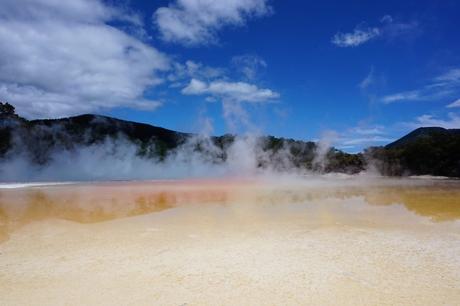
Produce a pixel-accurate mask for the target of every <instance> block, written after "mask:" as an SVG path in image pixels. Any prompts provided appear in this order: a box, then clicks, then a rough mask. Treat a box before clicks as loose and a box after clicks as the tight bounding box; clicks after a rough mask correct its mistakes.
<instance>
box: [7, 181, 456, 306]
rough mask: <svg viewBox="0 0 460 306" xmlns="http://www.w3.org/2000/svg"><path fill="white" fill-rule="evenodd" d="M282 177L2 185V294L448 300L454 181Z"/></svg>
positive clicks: (32, 301) (136, 300) (29, 299)
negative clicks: (325, 181) (273, 180)
mask: <svg viewBox="0 0 460 306" xmlns="http://www.w3.org/2000/svg"><path fill="white" fill-rule="evenodd" d="M287 186H289V185H287ZM287 186H286V185H282V186H280V185H279V184H278V185H276V184H275V185H273V184H265V183H264V184H256V183H253V182H245V183H237V184H235V183H210V182H206V183H192V184H191V183H182V184H156V185H155V184H152V183H129V184H124V183H118V184H116V185H110V184H106V185H103V184H101V185H97V186H93V185H75V186H52V187H46V188H45V187H34V188H33V189H31V188H29V187H28V188H23V189H17V190H5V191H2V192H1V193H0V222H3V226H4V228H6V230H5V229H4V239H3V243H0V304H1V305H235V304H237V305H300V304H313V305H318V304H321V305H337V304H340V305H456V304H458V303H459V301H460V256H459V254H460V223H459V221H458V219H459V217H458V216H459V211H460V191H459V190H460V189H459V188H458V187H459V186H458V185H456V183H455V184H451V185H448V186H444V185H439V184H438V185H436V186H432V185H427V186H424V185H422V186H420V184H416V186H412V185H408V186H405V187H404V188H403V187H401V184H399V183H398V184H389V185H388V184H387V185H386V186H383V187H382V186H381V187H376V186H374V188H364V189H363V188H362V187H360V188H357V187H356V186H355V185H353V184H352V186H341V187H340V186H333V187H327V188H326V189H324V186H319V185H318V186H313V187H311V186H304V185H302V184H300V185H296V186H295V187H292V186H291V187H287ZM395 186H396V187H395ZM109 191H110V192H109ZM36 192H39V193H40V194H41V196H39V197H37V196H36V195H35V193H36ZM160 195H161V196H160ZM140 198H142V199H143V200H139V199H140ZM71 199H73V200H72V201H71ZM114 199H123V200H122V201H121V203H120V202H116V201H115V202H114ZM110 203H111V204H110ZM17 206H21V209H15V208H17ZM76 206H78V209H75V207H76ZM94 207H96V209H95V208H94ZM101 207H103V209H101ZM127 207H128V208H129V209H128V208H127ZM2 216H3V217H2ZM2 218H3V219H2ZM2 220H3V221H2ZM102 221H103V222H102Z"/></svg>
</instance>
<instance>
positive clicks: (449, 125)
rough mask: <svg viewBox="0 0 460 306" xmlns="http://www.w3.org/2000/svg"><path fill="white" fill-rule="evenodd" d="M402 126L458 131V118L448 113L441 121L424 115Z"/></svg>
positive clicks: (459, 120) (459, 119)
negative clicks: (432, 127) (433, 127)
mask: <svg viewBox="0 0 460 306" xmlns="http://www.w3.org/2000/svg"><path fill="white" fill-rule="evenodd" d="M404 125H406V126H408V127H410V128H418V127H430V126H436V127H443V128H446V129H458V128H460V116H459V115H458V114H456V113H449V114H447V118H446V119H441V118H436V117H434V116H432V115H426V114H425V115H422V116H419V117H417V118H416V120H415V121H414V122H409V123H405V124H404Z"/></svg>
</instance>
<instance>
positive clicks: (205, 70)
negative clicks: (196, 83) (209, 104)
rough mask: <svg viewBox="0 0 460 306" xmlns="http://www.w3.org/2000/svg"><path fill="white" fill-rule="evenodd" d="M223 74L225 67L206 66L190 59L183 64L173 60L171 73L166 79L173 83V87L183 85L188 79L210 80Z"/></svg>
mask: <svg viewBox="0 0 460 306" xmlns="http://www.w3.org/2000/svg"><path fill="white" fill-rule="evenodd" d="M224 74H225V69H223V68H216V67H211V66H206V65H204V64H202V63H199V62H194V61H191V60H188V61H186V62H185V63H184V64H181V63H179V62H175V63H173V65H172V69H171V73H170V74H169V75H168V77H167V79H168V81H170V82H172V83H173V87H183V86H185V84H184V82H186V83H188V82H189V81H190V79H193V78H195V79H204V80H210V79H215V78H218V77H222V76H223V75H224Z"/></svg>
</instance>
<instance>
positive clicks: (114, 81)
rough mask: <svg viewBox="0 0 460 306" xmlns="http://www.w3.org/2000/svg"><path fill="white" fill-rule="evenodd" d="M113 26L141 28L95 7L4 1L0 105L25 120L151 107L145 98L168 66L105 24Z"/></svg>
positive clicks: (126, 16)
mask: <svg viewBox="0 0 460 306" xmlns="http://www.w3.org/2000/svg"><path fill="white" fill-rule="evenodd" d="M115 20H116V21H118V22H121V23H125V24H129V26H131V27H140V26H141V22H140V19H139V18H138V17H137V16H136V15H133V14H131V13H129V12H126V11H123V10H121V9H118V8H114V7H111V6H108V5H105V4H104V3H103V2H102V1H98V0H72V1H60V0H33V1H32V0H21V1H17V0H3V1H2V2H1V4H0V25H1V26H0V99H2V100H7V101H9V102H11V103H12V104H14V105H15V106H16V108H17V110H18V113H20V114H22V115H25V116H27V117H56V116H67V115H73V114H77V113H81V112H93V111H98V110H101V109H106V108H113V107H136V108H142V109H153V108H155V107H157V106H158V105H159V103H158V102H155V101H148V100H146V99H145V98H144V97H143V93H144V91H145V90H146V89H148V88H150V87H152V86H154V85H156V84H158V83H160V82H162V79H161V78H160V77H158V71H161V70H165V69H167V68H168V66H169V59H168V57H167V56H166V55H164V54H162V53H160V52H159V51H157V50H156V49H154V48H153V47H151V46H148V45H147V44H145V43H143V42H142V41H140V40H139V39H137V38H135V37H133V36H131V35H129V34H128V33H126V32H123V31H121V30H119V29H117V28H115V27H113V26H110V25H109V24H108V23H109V22H111V21H115Z"/></svg>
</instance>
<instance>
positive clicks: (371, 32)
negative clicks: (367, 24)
mask: <svg viewBox="0 0 460 306" xmlns="http://www.w3.org/2000/svg"><path fill="white" fill-rule="evenodd" d="M379 35H380V30H379V29H378V28H364V29H363V28H359V27H357V28H356V29H355V30H354V31H353V32H351V33H341V32H339V33H336V34H335V35H334V37H332V43H333V44H335V45H337V46H339V47H356V46H359V45H362V44H364V43H365V42H367V41H369V40H371V39H373V38H375V37H377V36H379Z"/></svg>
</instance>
